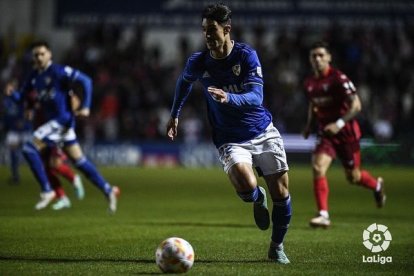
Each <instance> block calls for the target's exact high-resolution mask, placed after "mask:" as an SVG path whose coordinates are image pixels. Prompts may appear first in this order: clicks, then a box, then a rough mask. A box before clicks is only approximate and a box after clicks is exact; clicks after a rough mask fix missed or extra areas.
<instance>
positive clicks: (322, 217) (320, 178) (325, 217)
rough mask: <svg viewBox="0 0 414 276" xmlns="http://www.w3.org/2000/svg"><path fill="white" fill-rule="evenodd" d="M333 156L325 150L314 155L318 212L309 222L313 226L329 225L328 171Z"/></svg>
mask: <svg viewBox="0 0 414 276" xmlns="http://www.w3.org/2000/svg"><path fill="white" fill-rule="evenodd" d="M332 160H333V159H332V157H331V156H330V155H328V154H326V153H324V152H315V153H314V154H313V155H312V175H313V193H314V196H315V201H316V206H317V208H318V213H317V215H316V216H315V217H313V218H312V219H311V220H310V222H309V224H310V225H311V226H313V227H323V228H326V227H329V226H330V224H331V222H330V219H329V208H328V198H329V185H328V179H327V177H326V173H327V171H328V169H329V167H330V165H331V163H332Z"/></svg>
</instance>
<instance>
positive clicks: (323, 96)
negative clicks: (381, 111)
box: [304, 67, 361, 142]
mask: <svg viewBox="0 0 414 276" xmlns="http://www.w3.org/2000/svg"><path fill="white" fill-rule="evenodd" d="M304 86H305V91H306V96H307V97H308V99H309V101H311V102H312V104H313V106H314V110H313V112H314V116H315V118H316V120H317V122H318V128H319V134H320V135H323V132H322V130H323V128H324V127H325V126H326V125H327V124H329V123H333V122H335V121H336V120H338V119H339V118H341V117H342V116H343V115H344V114H345V113H346V112H347V111H348V109H349V102H348V100H347V99H348V97H349V95H352V94H356V89H355V86H354V84H353V83H352V81H351V80H349V78H348V77H347V76H346V75H345V74H344V73H342V72H341V71H339V70H337V69H335V68H333V67H330V68H329V70H328V72H327V74H326V75H323V76H319V77H316V76H314V75H312V76H309V77H308V78H306V80H305V84H304ZM360 137H361V132H360V129H359V124H358V122H357V121H356V120H355V119H353V120H350V121H348V122H347V123H346V124H345V126H344V127H343V128H342V129H341V130H340V132H339V133H338V134H337V135H335V136H334V137H333V138H334V140H338V141H340V142H353V141H357V140H359V138H360Z"/></svg>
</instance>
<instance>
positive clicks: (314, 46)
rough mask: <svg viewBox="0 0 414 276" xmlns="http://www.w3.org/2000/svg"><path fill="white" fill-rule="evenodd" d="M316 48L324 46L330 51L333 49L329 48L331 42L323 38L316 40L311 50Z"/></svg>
mask: <svg viewBox="0 0 414 276" xmlns="http://www.w3.org/2000/svg"><path fill="white" fill-rule="evenodd" d="M316 48H324V49H325V50H326V51H327V52H328V53H330V52H331V49H330V48H329V44H328V43H327V42H326V41H323V40H319V41H316V42H314V43H313V44H312V45H311V47H310V49H309V51H312V50H314V49H316Z"/></svg>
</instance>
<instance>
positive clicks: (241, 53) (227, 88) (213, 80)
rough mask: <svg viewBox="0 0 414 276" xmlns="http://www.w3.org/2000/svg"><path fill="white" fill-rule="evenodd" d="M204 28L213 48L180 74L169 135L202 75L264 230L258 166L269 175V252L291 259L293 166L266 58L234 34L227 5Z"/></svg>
mask: <svg viewBox="0 0 414 276" xmlns="http://www.w3.org/2000/svg"><path fill="white" fill-rule="evenodd" d="M202 29H203V34H204V38H205V42H206V45H207V50H204V51H202V52H197V53H194V54H193V55H191V57H190V58H189V59H188V61H187V64H186V66H185V68H184V71H183V73H182V74H181V76H180V77H179V78H178V80H177V83H176V89H175V97H174V104H173V106H172V110H171V118H170V120H169V122H168V124H167V135H168V136H169V137H170V138H171V139H172V140H173V139H174V137H176V136H177V127H178V117H179V114H180V111H181V108H182V106H183V105H184V102H185V100H186V99H187V97H188V95H189V93H190V92H191V88H192V83H193V82H195V81H197V80H198V81H200V82H201V84H202V85H203V87H204V96H205V99H206V103H207V108H208V118H209V121H210V124H211V126H212V131H213V133H212V136H213V142H214V144H215V146H216V147H217V149H218V151H219V155H220V161H221V163H222V165H223V168H224V171H225V172H226V173H227V174H228V177H229V179H230V181H231V183H232V184H233V186H234V188H235V190H236V192H237V194H238V195H239V196H240V198H241V199H242V200H243V201H245V202H253V210H254V218H255V222H256V224H257V226H258V227H259V228H260V229H262V230H266V229H268V228H269V225H270V218H269V211H268V208H267V199H266V190H265V189H264V188H263V187H259V186H258V185H257V179H256V176H255V173H254V171H253V167H252V166H254V167H255V168H256V170H257V172H258V174H259V176H263V177H264V179H265V181H266V183H267V186H268V188H269V192H270V195H271V198H272V201H273V211H272V216H271V217H272V222H273V229H272V237H271V242H270V247H269V251H268V257H269V258H270V259H271V260H273V261H275V262H277V263H282V264H287V263H289V259H288V258H287V257H286V255H285V253H284V248H283V240H284V236H285V234H286V232H287V229H288V226H289V222H290V218H291V212H292V211H291V203H290V202H291V201H290V195H289V190H288V173H287V172H288V170H289V168H288V164H287V161H286V154H285V150H284V147H283V141H282V138H281V136H280V134H279V132H278V130H277V129H276V128H275V127H274V126H273V124H272V116H271V114H270V113H269V111H268V110H267V109H265V108H264V107H263V105H262V102H263V76H262V67H261V64H260V61H259V59H258V57H257V54H256V51H255V50H253V49H252V48H251V47H250V46H248V45H246V44H243V43H238V42H235V41H233V40H231V38H230V31H231V11H230V9H229V8H228V7H227V6H225V5H223V4H215V5H210V6H208V7H207V8H206V9H205V10H204V12H203V14H202Z"/></svg>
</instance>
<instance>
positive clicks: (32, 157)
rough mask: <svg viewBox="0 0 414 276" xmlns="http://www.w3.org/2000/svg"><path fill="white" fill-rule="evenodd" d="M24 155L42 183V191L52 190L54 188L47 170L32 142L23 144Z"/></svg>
mask: <svg viewBox="0 0 414 276" xmlns="http://www.w3.org/2000/svg"><path fill="white" fill-rule="evenodd" d="M23 156H24V158H25V159H26V161H27V163H29V166H30V169H31V170H32V172H33V174H34V176H35V177H36V179H37V181H38V182H39V184H40V187H41V190H42V192H50V191H52V188H51V186H50V183H49V180H48V178H47V175H46V171H45V168H44V165H43V162H42V159H41V157H40V153H39V151H38V150H37V148H36V147H35V146H34V145H33V144H32V143H30V142H28V143H26V144H24V146H23Z"/></svg>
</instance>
